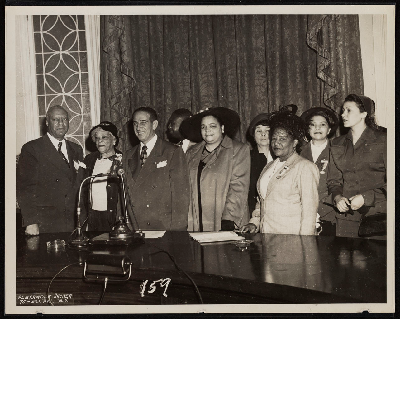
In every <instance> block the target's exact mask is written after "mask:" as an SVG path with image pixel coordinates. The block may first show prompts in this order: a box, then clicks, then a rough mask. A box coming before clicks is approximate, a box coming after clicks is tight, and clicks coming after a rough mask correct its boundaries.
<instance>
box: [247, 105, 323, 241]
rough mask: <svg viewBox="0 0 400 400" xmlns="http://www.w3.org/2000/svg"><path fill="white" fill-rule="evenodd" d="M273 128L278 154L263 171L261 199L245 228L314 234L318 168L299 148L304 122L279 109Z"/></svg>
mask: <svg viewBox="0 0 400 400" xmlns="http://www.w3.org/2000/svg"><path fill="white" fill-rule="evenodd" d="M271 132H272V135H271V147H272V151H273V152H274V154H275V156H276V157H277V158H276V159H275V161H273V162H272V163H269V164H267V165H266V166H265V167H264V169H263V171H262V172H261V175H260V178H259V179H258V182H257V190H258V194H259V198H258V202H257V205H256V208H255V210H254V211H253V214H252V218H251V219H250V222H249V224H247V225H245V226H243V227H242V232H249V233H255V232H257V231H260V232H261V233H279V234H292V235H315V234H316V219H317V209H318V181H319V171H318V168H317V166H316V165H315V164H314V163H312V162H311V161H308V160H306V159H305V158H303V157H301V156H299V155H298V154H297V151H296V149H297V150H298V149H299V148H300V147H301V146H302V145H303V143H304V137H305V126H304V122H303V121H302V119H301V118H300V117H298V116H296V115H294V114H291V113H286V112H285V113H283V112H282V113H278V114H277V115H275V116H274V117H273V118H272V120H271Z"/></svg>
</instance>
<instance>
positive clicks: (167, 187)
mask: <svg viewBox="0 0 400 400" xmlns="http://www.w3.org/2000/svg"><path fill="white" fill-rule="evenodd" d="M157 126H158V120H157V113H156V112H155V111H154V110H153V109H152V108H150V107H140V108H138V109H137V110H135V111H134V113H133V127H134V131H135V134H136V136H137V137H138V139H139V141H140V144H139V145H137V146H135V147H134V148H133V149H131V150H129V151H127V152H126V154H125V156H124V157H123V158H122V163H123V168H124V171H125V174H126V184H127V191H128V198H129V202H128V212H129V216H130V219H131V222H132V224H133V226H134V228H135V229H138V228H140V229H142V230H175V231H179V230H181V231H182V230H186V229H187V219H188V209H189V177H188V168H187V163H186V159H185V156H184V153H183V151H182V149H181V148H180V147H178V146H175V145H173V144H171V143H168V142H167V141H165V140H163V139H161V138H160V137H158V136H157V135H156V128H157Z"/></svg>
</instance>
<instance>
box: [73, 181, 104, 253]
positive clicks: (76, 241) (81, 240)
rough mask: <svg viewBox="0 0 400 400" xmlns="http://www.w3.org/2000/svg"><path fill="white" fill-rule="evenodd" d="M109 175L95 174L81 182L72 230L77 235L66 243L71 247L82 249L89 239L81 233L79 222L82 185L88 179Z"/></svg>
mask: <svg viewBox="0 0 400 400" xmlns="http://www.w3.org/2000/svg"><path fill="white" fill-rule="evenodd" d="M110 175H111V174H109V173H106V174H104V173H101V174H95V175H91V176H87V177H86V178H85V179H83V180H82V182H81V184H80V186H79V193H78V206H77V207H76V220H77V221H76V225H77V226H76V228H75V229H74V231H76V232H77V234H76V236H75V238H73V239H71V240H70V241H69V243H68V244H69V245H70V246H71V247H77V248H84V247H86V246H87V245H88V244H89V238H88V237H87V236H86V235H85V234H84V233H83V232H82V226H81V221H80V217H81V207H80V204H81V193H82V187H83V184H84V183H85V182H86V181H87V180H89V179H94V178H100V177H104V176H110ZM72 233H73V232H72Z"/></svg>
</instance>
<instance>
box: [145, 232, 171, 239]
mask: <svg viewBox="0 0 400 400" xmlns="http://www.w3.org/2000/svg"><path fill="white" fill-rule="evenodd" d="M165 232H166V231H143V233H144V237H145V239H158V238H160V237H163V236H164V233H165Z"/></svg>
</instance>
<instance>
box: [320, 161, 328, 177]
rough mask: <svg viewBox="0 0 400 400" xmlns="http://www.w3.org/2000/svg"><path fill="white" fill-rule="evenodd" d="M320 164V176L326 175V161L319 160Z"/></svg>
mask: <svg viewBox="0 0 400 400" xmlns="http://www.w3.org/2000/svg"><path fill="white" fill-rule="evenodd" d="M321 164H322V168H321V174H322V175H323V174H325V173H326V172H325V170H326V167H327V166H328V160H325V159H324V160H321Z"/></svg>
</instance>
